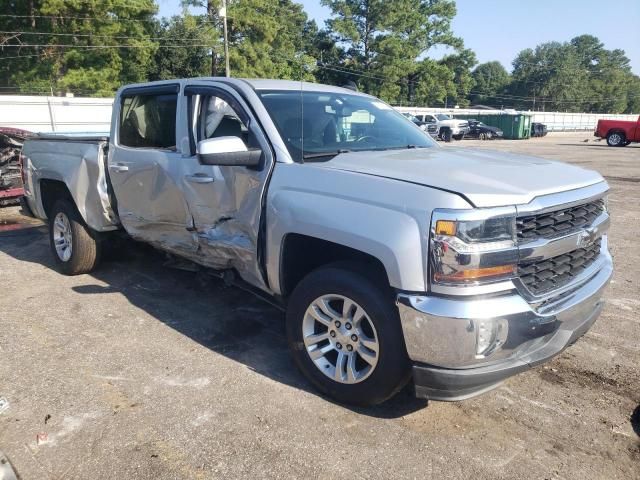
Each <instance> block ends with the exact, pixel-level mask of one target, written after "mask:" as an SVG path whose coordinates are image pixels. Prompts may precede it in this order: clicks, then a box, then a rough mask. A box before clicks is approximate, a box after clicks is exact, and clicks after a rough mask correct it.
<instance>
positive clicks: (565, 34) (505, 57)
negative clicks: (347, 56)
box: [158, 0, 640, 74]
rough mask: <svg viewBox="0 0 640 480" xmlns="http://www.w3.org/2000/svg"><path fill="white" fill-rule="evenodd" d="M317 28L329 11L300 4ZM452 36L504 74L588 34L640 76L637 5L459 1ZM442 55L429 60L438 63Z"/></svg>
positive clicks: (165, 3) (165, 1)
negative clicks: (539, 51)
mask: <svg viewBox="0 0 640 480" xmlns="http://www.w3.org/2000/svg"><path fill="white" fill-rule="evenodd" d="M298 1H299V2H300V3H302V4H303V5H304V8H305V10H306V11H307V14H308V15H309V18H312V19H314V20H315V21H316V22H317V23H318V25H319V26H322V25H324V21H325V20H326V19H327V18H328V17H329V14H330V11H329V9H327V8H326V7H323V6H322V5H320V0H298ZM158 3H159V5H160V16H170V15H174V14H177V13H179V11H180V9H179V7H178V5H179V3H180V2H179V0H158ZM456 3H457V6H458V14H457V15H456V17H455V19H454V20H453V25H452V27H453V31H454V33H455V34H456V35H457V36H459V37H462V39H463V40H464V43H465V45H466V46H467V47H469V48H471V49H472V50H474V51H475V52H476V55H477V57H478V60H479V61H480V62H487V61H491V60H498V61H499V62H501V63H502V64H503V65H504V66H505V67H506V68H507V69H508V70H511V61H512V60H513V58H514V57H515V56H516V55H517V53H518V52H519V51H520V50H523V49H525V48H529V47H535V46H536V45H537V44H539V43H543V42H549V41H554V40H555V41H560V42H564V41H568V40H570V39H571V38H573V37H575V36H577V35H581V34H583V33H588V34H591V35H595V36H596V37H598V38H599V39H600V41H601V42H603V43H604V44H605V47H606V48H608V49H614V48H620V49H622V50H624V51H625V52H626V54H627V57H629V59H631V66H632V69H633V71H634V73H636V74H640V0H616V1H615V2H614V1H611V0H609V1H608V2H603V1H602V0H458V2H456ZM444 53H445V50H444V49H434V50H433V51H430V52H429V56H432V57H435V58H438V57H440V56H442V55H443V54H444Z"/></svg>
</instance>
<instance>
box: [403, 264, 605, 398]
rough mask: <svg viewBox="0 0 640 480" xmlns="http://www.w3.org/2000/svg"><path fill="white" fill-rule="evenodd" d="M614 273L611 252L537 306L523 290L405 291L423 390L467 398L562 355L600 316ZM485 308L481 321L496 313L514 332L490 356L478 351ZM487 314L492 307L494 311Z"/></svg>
mask: <svg viewBox="0 0 640 480" xmlns="http://www.w3.org/2000/svg"><path fill="white" fill-rule="evenodd" d="M612 272H613V266H612V263H611V257H610V256H609V255H608V254H607V255H606V262H605V264H604V266H603V267H602V268H601V269H600V271H599V272H598V273H597V274H595V275H594V276H593V277H592V278H591V279H590V280H588V281H587V282H585V283H584V284H582V285H581V286H580V287H579V288H577V289H576V290H574V291H573V292H571V293H568V294H565V295H563V296H562V297H561V298H560V299H559V300H551V301H549V302H547V303H545V304H543V305H542V306H540V305H538V306H537V309H534V306H533V305H531V304H529V303H527V302H526V301H525V300H524V299H523V298H522V297H521V296H520V295H519V294H517V293H510V294H508V295H504V296H501V297H496V298H489V299H484V300H475V301H474V300H468V299H467V300H464V299H462V300H457V299H455V300H454V299H451V297H448V298H444V297H430V296H416V295H404V294H400V295H398V308H399V310H400V318H401V322H402V328H403V333H404V337H405V344H406V345H407V351H408V353H409V357H410V358H411V360H412V361H413V362H414V366H413V380H414V384H415V390H416V396H417V397H420V398H428V399H431V400H442V401H457V400H464V399H467V398H471V397H474V396H476V395H480V394H482V393H484V392H487V391H489V390H491V389H493V388H495V387H497V386H498V385H500V383H502V381H504V380H505V379H507V378H508V377H511V376H513V375H515V374H517V373H520V372H522V371H525V370H528V369H529V368H531V367H534V366H536V365H539V364H541V363H544V362H546V361H548V360H550V359H551V358H553V357H555V356H556V355H558V354H559V353H561V352H562V351H563V350H564V349H566V348H567V347H568V346H570V345H571V344H573V343H574V342H575V341H576V340H578V338H580V337H581V336H582V335H584V334H585V333H586V332H587V331H588V330H589V328H591V326H592V325H593V323H594V322H595V321H596V319H597V318H598V316H599V315H600V312H601V311H602V307H603V305H604V302H603V300H602V294H603V291H604V289H605V287H606V286H607V284H608V283H609V280H610V279H611V275H612ZM468 302H476V307H472V308H469V307H468V305H467V306H464V308H460V307H462V304H464V303H468ZM478 302H480V303H478ZM483 302H486V303H485V304H483ZM518 306H519V308H517V307H518ZM479 310H484V311H485V317H484V318H482V320H481V321H484V322H486V321H487V320H489V321H491V320H492V319H493V320H495V321H499V322H502V323H501V325H502V327H501V328H502V329H503V330H508V333H506V335H505V337H506V338H502V339H501V341H500V342H497V345H496V347H495V349H494V350H493V351H491V352H490V353H489V354H487V355H486V356H482V355H476V351H475V348H476V344H475V341H476V340H475V339H476V338H477V336H476V334H477V329H478V327H477V323H476V322H477V321H478V317H479V316H481V315H478V311H479ZM447 311H449V312H454V313H450V315H453V314H455V313H460V312H469V314H470V315H469V316H468V317H466V318H464V317H462V316H461V315H456V316H454V317H446V316H443V313H444V312H447ZM486 312H490V316H489V317H487V316H486V315H489V313H486ZM505 322H506V325H507V327H506V328H505ZM498 337H499V335H498Z"/></svg>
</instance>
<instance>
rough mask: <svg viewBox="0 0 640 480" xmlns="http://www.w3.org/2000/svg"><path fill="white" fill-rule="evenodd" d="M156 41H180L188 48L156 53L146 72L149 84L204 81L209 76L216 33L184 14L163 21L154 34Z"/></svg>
mask: <svg viewBox="0 0 640 480" xmlns="http://www.w3.org/2000/svg"><path fill="white" fill-rule="evenodd" d="M156 36H157V37H158V38H165V39H167V41H168V40H169V39H180V40H181V41H182V42H185V43H189V44H191V45H205V46H191V47H189V48H172V49H158V50H156V53H155V55H154V59H153V62H152V63H151V65H150V68H149V75H148V76H149V80H165V79H169V78H189V77H203V76H208V75H210V73H211V55H210V53H209V52H210V51H211V47H209V46H208V45H212V43H213V42H214V41H216V39H217V32H216V30H215V29H213V28H211V26H210V25H209V24H206V23H205V24H203V22H202V21H201V20H200V19H198V18H196V17H195V16H193V15H189V14H188V13H187V12H185V13H184V14H183V15H182V16H174V17H172V18H170V19H166V18H164V19H162V21H161V22H160V23H159V24H158V26H157V30H156Z"/></svg>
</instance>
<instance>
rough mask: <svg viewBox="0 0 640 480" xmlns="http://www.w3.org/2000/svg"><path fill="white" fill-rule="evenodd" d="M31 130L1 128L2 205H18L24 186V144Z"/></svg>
mask: <svg viewBox="0 0 640 480" xmlns="http://www.w3.org/2000/svg"><path fill="white" fill-rule="evenodd" d="M31 135H32V133H31V132H27V131H26V130H21V129H19V128H0V207H7V206H10V205H18V204H19V203H20V198H21V197H22V196H23V195H24V190H23V188H22V175H21V172H22V168H21V163H22V154H21V151H22V144H23V143H24V140H25V139H26V138H28V137H29V136H31Z"/></svg>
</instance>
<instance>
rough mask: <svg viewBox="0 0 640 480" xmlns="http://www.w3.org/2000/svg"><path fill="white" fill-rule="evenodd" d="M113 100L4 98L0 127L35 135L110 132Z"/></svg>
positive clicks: (2, 97) (0, 104)
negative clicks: (41, 133) (45, 133)
mask: <svg viewBox="0 0 640 480" xmlns="http://www.w3.org/2000/svg"><path fill="white" fill-rule="evenodd" d="M112 105H113V99H112V98H66V97H35V96H33V97H32V96H29V97H27V96H17V95H16V96H14V95H6V96H5V95H1V96H0V127H14V128H22V129H24V130H29V131H31V132H108V131H109V127H110V123H111V106H112Z"/></svg>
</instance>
